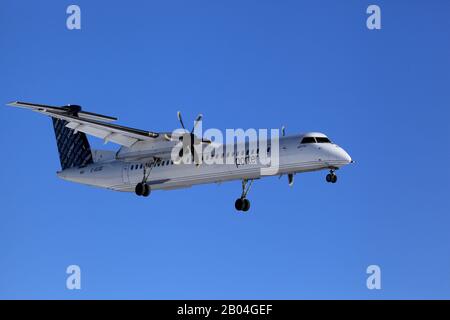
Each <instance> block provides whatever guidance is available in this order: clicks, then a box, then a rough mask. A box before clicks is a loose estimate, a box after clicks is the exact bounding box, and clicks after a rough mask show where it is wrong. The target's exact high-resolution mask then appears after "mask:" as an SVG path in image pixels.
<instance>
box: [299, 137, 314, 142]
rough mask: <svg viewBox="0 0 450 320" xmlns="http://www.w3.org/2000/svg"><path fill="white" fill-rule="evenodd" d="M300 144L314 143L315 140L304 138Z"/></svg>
mask: <svg viewBox="0 0 450 320" xmlns="http://www.w3.org/2000/svg"><path fill="white" fill-rule="evenodd" d="M302 143H316V139H315V138H314V137H304V138H303V139H302Z"/></svg>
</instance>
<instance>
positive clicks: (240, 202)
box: [234, 198, 244, 211]
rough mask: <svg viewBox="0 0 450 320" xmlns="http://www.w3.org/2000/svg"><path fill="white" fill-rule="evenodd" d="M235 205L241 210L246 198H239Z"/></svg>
mask: <svg viewBox="0 0 450 320" xmlns="http://www.w3.org/2000/svg"><path fill="white" fill-rule="evenodd" d="M234 207H235V208H236V210H237V211H241V210H242V209H243V208H244V199H242V198H239V199H237V200H236V202H235V203H234Z"/></svg>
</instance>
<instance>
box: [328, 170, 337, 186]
mask: <svg viewBox="0 0 450 320" xmlns="http://www.w3.org/2000/svg"><path fill="white" fill-rule="evenodd" d="M326 180H327V182H331V183H336V182H337V175H336V174H335V173H334V169H331V170H330V173H329V174H327V176H326Z"/></svg>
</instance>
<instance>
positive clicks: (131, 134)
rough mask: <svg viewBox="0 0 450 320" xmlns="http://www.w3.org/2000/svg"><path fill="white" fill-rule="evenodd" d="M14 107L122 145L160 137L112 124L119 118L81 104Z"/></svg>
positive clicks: (23, 104) (24, 103)
mask: <svg viewBox="0 0 450 320" xmlns="http://www.w3.org/2000/svg"><path fill="white" fill-rule="evenodd" d="M8 105H9V106H12V107H19V108H26V109H30V110H33V111H35V112H39V113H42V114H45V115H47V116H50V117H52V118H56V119H60V120H64V121H66V122H67V124H66V125H65V126H66V127H67V128H70V129H72V130H74V132H84V133H86V134H88V135H91V136H94V137H97V138H100V139H103V140H104V141H105V142H109V141H111V142H114V143H117V144H119V145H122V146H126V147H131V146H132V145H133V144H135V143H136V142H138V141H152V140H154V139H155V138H158V137H159V133H157V132H151V131H145V130H140V129H134V128H130V127H124V126H120V125H117V124H112V123H111V122H112V121H115V120H117V118H114V117H110V116H105V115H101V114H97V113H92V112H86V111H82V110H81V107H80V106H77V105H68V106H64V107H55V106H48V105H43V104H34V103H28V102H20V101H16V102H11V103H9V104H8Z"/></svg>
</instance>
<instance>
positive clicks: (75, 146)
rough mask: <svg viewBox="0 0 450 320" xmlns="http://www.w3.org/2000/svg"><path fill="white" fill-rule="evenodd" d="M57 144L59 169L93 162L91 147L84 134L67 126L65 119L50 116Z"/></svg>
mask: <svg viewBox="0 0 450 320" xmlns="http://www.w3.org/2000/svg"><path fill="white" fill-rule="evenodd" d="M52 120H53V128H54V129H55V136H56V144H57V145H58V152H59V161H60V162H61V169H62V170H65V169H68V168H73V167H81V166H85V165H88V164H90V163H93V160H92V152H91V147H90V145H89V141H88V139H87V137H86V134H84V133H83V132H76V133H75V132H74V130H72V129H70V128H67V127H66V124H67V121H65V120H60V119H56V118H52Z"/></svg>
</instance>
